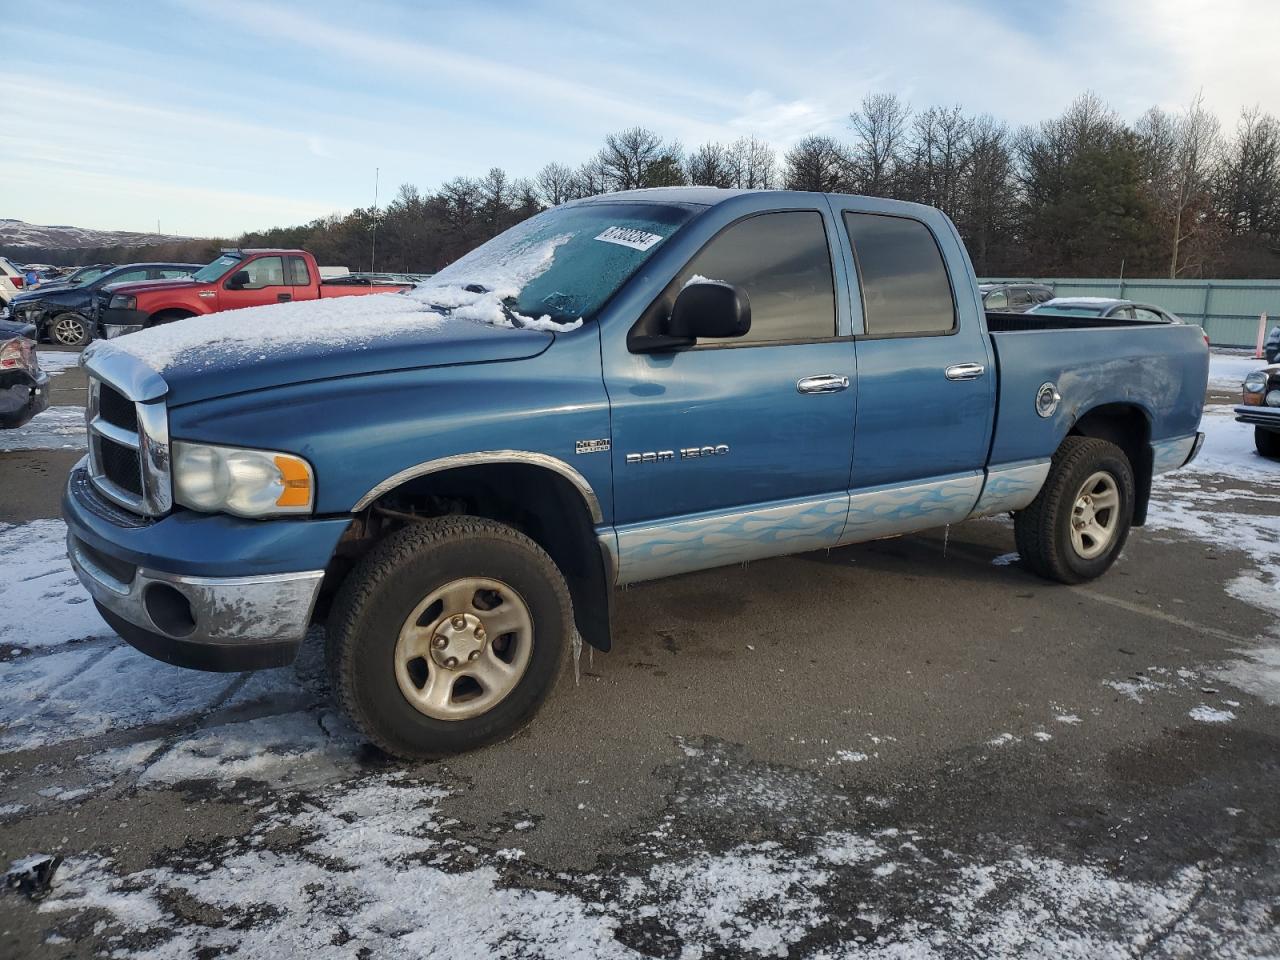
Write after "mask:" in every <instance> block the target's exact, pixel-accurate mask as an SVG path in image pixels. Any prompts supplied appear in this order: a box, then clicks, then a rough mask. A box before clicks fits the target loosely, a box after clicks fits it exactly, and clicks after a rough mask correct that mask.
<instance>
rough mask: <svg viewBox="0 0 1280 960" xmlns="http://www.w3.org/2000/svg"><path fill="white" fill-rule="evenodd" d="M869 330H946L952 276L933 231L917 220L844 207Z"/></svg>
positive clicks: (951, 310) (951, 311)
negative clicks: (848, 211) (849, 211)
mask: <svg viewBox="0 0 1280 960" xmlns="http://www.w3.org/2000/svg"><path fill="white" fill-rule="evenodd" d="M844 223H845V229H847V230H848V231H849V242H850V243H852V244H853V252H854V256H855V259H856V260H857V263H858V274H859V277H860V279H861V281H862V303H863V309H864V311H865V313H866V318H867V333H868V334H869V335H871V336H878V337H884V336H905V335H911V334H930V333H949V332H950V331H952V330H954V329H955V326H956V311H955V302H954V301H953V299H952V297H951V281H950V279H948V277H947V268H946V266H945V265H944V264H943V262H942V251H940V250H939V249H938V244H937V241H935V240H934V239H933V234H932V233H930V232H929V228H928V227H926V226H925V225H924V224H923V223H921V222H920V221H919V220H908V219H907V218H905V217H885V216H880V215H878V214H871V213H846V214H845V215H844Z"/></svg>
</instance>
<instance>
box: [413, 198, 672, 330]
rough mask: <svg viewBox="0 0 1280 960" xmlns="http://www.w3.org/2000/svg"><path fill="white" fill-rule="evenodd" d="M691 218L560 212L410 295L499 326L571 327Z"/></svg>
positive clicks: (523, 227) (627, 209) (621, 208)
mask: <svg viewBox="0 0 1280 960" xmlns="http://www.w3.org/2000/svg"><path fill="white" fill-rule="evenodd" d="M694 212H695V211H694V210H693V209H690V208H686V207H680V206H671V205H665V204H652V203H630V202H618V203H608V202H603V203H588V204H582V205H580V206H571V207H558V208H556V209H554V210H548V211H547V212H545V213H541V214H539V215H538V216H536V217H533V218H532V219H529V220H526V221H525V222H524V223H521V224H518V225H517V226H514V227H512V228H511V229H510V230H508V231H506V232H505V233H502V234H500V235H498V236H497V237H494V238H493V239H492V240H490V241H489V242H488V243H486V244H484V245H483V246H481V247H478V248H477V249H475V250H473V251H471V253H469V254H467V255H466V256H465V257H462V258H461V259H459V260H457V261H455V262H454V263H452V264H450V265H449V266H448V267H446V268H445V269H444V270H442V271H440V272H439V273H437V274H436V275H435V276H433V277H431V278H430V279H429V280H427V281H425V282H424V283H422V284H420V285H418V286H417V287H416V288H414V290H413V291H411V292H410V293H409V294H408V295H409V296H412V297H415V298H417V299H420V300H425V301H426V302H427V303H429V304H431V305H433V306H436V307H442V308H445V309H448V310H450V311H451V312H452V313H453V314H454V315H455V316H460V317H464V318H468V319H473V320H482V321H485V322H488V323H496V324H498V325H500V326H514V327H542V328H544V329H556V328H559V329H563V328H564V327H565V326H566V325H569V326H576V325H577V324H578V322H579V321H582V320H587V319H590V318H591V317H592V316H593V315H594V314H595V313H596V311H598V310H599V309H600V308H601V307H602V306H603V305H604V303H605V301H607V300H608V299H609V297H611V296H612V295H613V294H614V292H615V291H617V289H618V288H619V287H621V286H622V284H623V283H625V282H626V281H627V279H628V278H630V277H631V275H632V274H634V273H635V272H636V270H638V269H639V268H640V265H641V264H643V263H644V262H645V261H646V260H648V259H649V257H650V256H652V255H653V252H654V251H655V250H656V249H657V248H658V246H660V245H661V243H662V241H663V240H665V239H667V238H668V237H670V236H671V235H672V234H673V233H675V232H676V230H678V229H679V228H680V227H681V226H683V225H684V224H685V223H686V222H687V221H688V220H689V219H690V218H692V217H693V215H694Z"/></svg>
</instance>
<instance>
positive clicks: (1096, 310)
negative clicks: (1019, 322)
mask: <svg viewBox="0 0 1280 960" xmlns="http://www.w3.org/2000/svg"><path fill="white" fill-rule="evenodd" d="M1105 309H1106V307H1060V306H1055V305H1054V304H1052V303H1042V304H1040V305H1039V306H1035V307H1032V308H1031V309H1030V310H1028V311H1027V313H1051V314H1053V315H1054V316H1056V317H1100V316H1102V311H1103V310H1105Z"/></svg>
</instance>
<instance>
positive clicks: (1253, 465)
mask: <svg viewBox="0 0 1280 960" xmlns="http://www.w3.org/2000/svg"><path fill="white" fill-rule="evenodd" d="M1201 429H1202V430H1203V431H1204V433H1205V442H1204V447H1203V449H1202V450H1201V452H1200V456H1199V457H1198V458H1197V459H1196V460H1195V461H1194V462H1193V463H1192V464H1191V465H1190V466H1188V467H1185V468H1184V469H1182V470H1178V471H1174V472H1173V473H1169V474H1165V475H1163V476H1160V477H1158V478H1157V479H1156V482H1155V484H1154V486H1153V488H1152V494H1151V509H1150V512H1149V514H1148V516H1147V529H1148V530H1150V531H1159V530H1174V531H1178V532H1179V533H1182V534H1185V535H1188V536H1191V537H1193V538H1195V539H1197V540H1201V541H1204V542H1206V543H1210V544H1214V545H1215V546H1218V547H1221V548H1222V549H1225V550H1233V551H1239V552H1242V553H1243V554H1245V555H1246V556H1247V557H1249V559H1250V561H1251V568H1250V570H1248V571H1247V572H1245V573H1242V574H1240V575H1239V576H1238V577H1236V578H1235V579H1234V580H1232V581H1231V582H1230V583H1228V584H1227V586H1226V592H1227V593H1228V594H1230V595H1231V596H1233V597H1235V598H1236V599H1237V600H1241V601H1243V602H1245V603H1248V604H1251V605H1253V606H1255V607H1258V608H1259V609H1261V610H1265V611H1267V612H1269V613H1271V614H1272V615H1274V616H1275V617H1276V618H1277V622H1276V623H1275V624H1274V625H1273V626H1272V628H1271V630H1270V631H1269V633H1268V635H1266V636H1263V637H1260V638H1259V639H1258V645H1257V646H1255V647H1251V648H1242V649H1238V650H1236V651H1234V652H1235V653H1236V654H1238V655H1239V659H1237V660H1234V661H1231V662H1229V663H1227V664H1225V665H1223V666H1220V667H1218V668H1216V669H1212V668H1211V669H1210V671H1209V672H1211V673H1212V674H1213V675H1215V676H1216V677H1217V678H1218V679H1220V680H1223V681H1225V682H1227V683H1230V684H1232V685H1234V686H1236V687H1238V688H1240V689H1242V690H1245V691H1246V692H1248V693H1251V694H1253V695H1255V696H1257V697H1259V698H1261V699H1262V700H1264V701H1266V702H1267V703H1271V704H1275V705H1280V509H1277V507H1278V506H1280V462H1277V461H1275V460H1268V459H1267V458H1265V457H1261V456H1259V455H1258V454H1257V452H1256V451H1255V450H1254V446H1253V428H1252V427H1250V426H1248V425H1246V424H1242V423H1236V422H1235V419H1234V414H1233V413H1232V411H1231V408H1230V407H1224V406H1213V407H1208V408H1206V410H1205V415H1204V419H1203V420H1202V421H1201ZM1241 481H1246V482H1248V484H1249V486H1248V487H1244V486H1241Z"/></svg>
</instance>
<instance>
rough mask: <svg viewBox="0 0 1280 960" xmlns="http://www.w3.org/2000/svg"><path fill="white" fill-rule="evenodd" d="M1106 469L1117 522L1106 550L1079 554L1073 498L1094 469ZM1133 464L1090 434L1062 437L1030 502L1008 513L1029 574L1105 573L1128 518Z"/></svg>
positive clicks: (1079, 579)
mask: <svg viewBox="0 0 1280 960" xmlns="http://www.w3.org/2000/svg"><path fill="white" fill-rule="evenodd" d="M1098 472H1103V473H1105V474H1109V475H1110V476H1111V478H1112V479H1113V481H1114V484H1115V487H1116V489H1117V492H1118V494H1119V505H1118V506H1117V507H1116V508H1115V510H1116V511H1117V514H1116V516H1115V517H1114V518H1110V519H1113V520H1114V521H1115V522H1116V523H1117V524H1118V525H1117V526H1116V528H1115V529H1114V532H1113V533H1112V535H1111V539H1110V542H1109V543H1108V544H1107V546H1106V548H1105V551H1104V552H1103V553H1101V554H1100V555H1099V556H1096V557H1091V558H1087V557H1085V556H1082V555H1081V554H1080V553H1079V552H1078V551H1077V549H1076V547H1075V545H1074V544H1073V541H1072V536H1071V528H1072V520H1073V510H1074V508H1075V505H1076V499H1077V497H1078V496H1079V494H1080V493H1081V488H1082V486H1083V485H1084V483H1085V482H1086V481H1087V480H1088V479H1089V478H1090V477H1092V476H1093V475H1094V474H1095V473H1098ZM1133 503H1134V482H1133V468H1132V466H1131V465H1130V463H1129V458H1128V457H1126V456H1125V455H1124V451H1123V450H1121V449H1120V448H1119V447H1117V446H1116V445H1115V444H1114V443H1109V442H1107V441H1106V440H1098V439H1096V438H1093V437H1067V438H1066V439H1065V440H1063V441H1062V445H1061V446H1060V447H1058V451H1057V453H1055V454H1054V455H1053V464H1052V466H1050V468H1049V476H1048V477H1047V478H1046V479H1045V483H1044V486H1043V487H1042V488H1041V490H1040V493H1039V494H1038V495H1037V496H1036V498H1035V500H1033V501H1032V503H1031V505H1030V506H1029V507H1027V508H1026V509H1024V510H1021V511H1019V512H1018V513H1016V514H1015V515H1014V518H1013V531H1014V538H1015V540H1016V542H1017V545H1018V554H1019V555H1020V556H1021V558H1022V562H1023V564H1025V565H1026V566H1027V567H1028V568H1029V569H1031V570H1032V571H1033V572H1034V573H1037V574H1039V575H1040V576H1042V577H1044V578H1045V579H1047V580H1057V581H1058V582H1060V583H1083V582H1084V581H1086V580H1093V579H1095V578H1096V577H1100V576H1102V574H1104V573H1106V572H1107V570H1108V569H1109V568H1110V566H1111V565H1112V564H1113V563H1115V561H1116V558H1117V557H1118V556H1120V551H1121V550H1123V549H1124V544H1125V540H1127V539H1128V537H1129V528H1130V526H1131V525H1132V523H1133Z"/></svg>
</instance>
